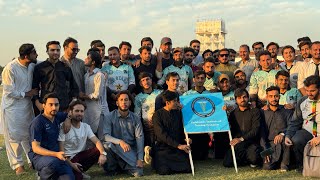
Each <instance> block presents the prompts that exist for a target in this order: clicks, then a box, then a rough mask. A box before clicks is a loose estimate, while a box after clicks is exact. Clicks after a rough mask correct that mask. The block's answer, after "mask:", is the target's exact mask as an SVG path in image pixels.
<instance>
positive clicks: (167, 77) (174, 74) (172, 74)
mask: <svg viewBox="0 0 320 180" xmlns="http://www.w3.org/2000/svg"><path fill="white" fill-rule="evenodd" d="M177 76H178V77H179V79H180V76H179V74H178V73H177V72H169V73H168V74H167V76H166V81H169V79H170V78H171V77H177Z"/></svg>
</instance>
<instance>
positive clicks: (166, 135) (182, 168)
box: [152, 90, 191, 175]
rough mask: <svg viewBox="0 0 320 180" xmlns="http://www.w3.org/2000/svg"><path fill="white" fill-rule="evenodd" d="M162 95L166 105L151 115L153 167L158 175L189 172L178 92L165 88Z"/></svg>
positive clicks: (187, 149) (187, 151) (187, 146)
mask: <svg viewBox="0 0 320 180" xmlns="http://www.w3.org/2000/svg"><path fill="white" fill-rule="evenodd" d="M162 96H163V102H165V103H166V105H165V107H163V108H161V109H159V110H157V111H156V112H155V113H154V115H153V117H152V120H153V127H154V134H155V145H154V148H152V149H153V154H152V155H153V161H152V162H153V167H154V168H155V169H156V171H157V173H158V174H160V175H166V174H172V173H187V172H191V168H190V164H189V158H188V153H189V151H190V150H191V148H190V146H189V145H186V141H185V135H184V130H183V123H182V113H181V110H180V109H179V102H178V94H177V93H175V92H171V91H168V90H167V91H165V92H164V93H163V95H162ZM189 142H190V143H191V140H190V139H189Z"/></svg>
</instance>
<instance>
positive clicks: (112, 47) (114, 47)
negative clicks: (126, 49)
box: [108, 46, 120, 53]
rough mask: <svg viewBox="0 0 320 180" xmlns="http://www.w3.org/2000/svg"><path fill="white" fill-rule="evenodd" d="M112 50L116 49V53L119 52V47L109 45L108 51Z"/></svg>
mask: <svg viewBox="0 0 320 180" xmlns="http://www.w3.org/2000/svg"><path fill="white" fill-rule="evenodd" d="M113 50H117V51H118V53H119V52H120V50H119V48H118V47H116V46H111V47H109V49H108V52H109V51H113Z"/></svg>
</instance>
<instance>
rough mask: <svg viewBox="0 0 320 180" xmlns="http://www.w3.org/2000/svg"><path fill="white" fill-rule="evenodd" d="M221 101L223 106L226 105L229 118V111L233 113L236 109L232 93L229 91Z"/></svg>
mask: <svg viewBox="0 0 320 180" xmlns="http://www.w3.org/2000/svg"><path fill="white" fill-rule="evenodd" d="M223 100H224V105H226V107H227V108H228V109H229V110H227V114H228V116H229V114H230V113H231V111H233V110H234V109H235V108H236V107H237V104H236V100H235V98H234V92H233V91H230V92H229V93H228V94H226V95H224V96H223Z"/></svg>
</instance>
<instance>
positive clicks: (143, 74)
mask: <svg viewBox="0 0 320 180" xmlns="http://www.w3.org/2000/svg"><path fill="white" fill-rule="evenodd" d="M145 77H149V78H150V79H152V74H150V73H148V72H145V71H142V72H141V73H139V75H138V79H139V81H141V79H143V78H145Z"/></svg>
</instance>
